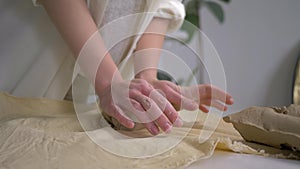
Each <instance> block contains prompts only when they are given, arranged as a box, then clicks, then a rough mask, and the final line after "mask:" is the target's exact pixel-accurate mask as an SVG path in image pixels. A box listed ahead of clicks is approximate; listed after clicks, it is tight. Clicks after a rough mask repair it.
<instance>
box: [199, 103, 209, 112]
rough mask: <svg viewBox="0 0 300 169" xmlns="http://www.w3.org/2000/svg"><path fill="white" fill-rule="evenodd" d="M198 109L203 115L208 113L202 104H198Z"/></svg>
mask: <svg viewBox="0 0 300 169" xmlns="http://www.w3.org/2000/svg"><path fill="white" fill-rule="evenodd" d="M199 109H200V110H201V111H203V112H204V113H208V112H209V110H208V109H207V108H206V107H205V105H203V104H200V106H199Z"/></svg>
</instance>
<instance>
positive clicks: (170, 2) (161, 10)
mask: <svg viewBox="0 0 300 169" xmlns="http://www.w3.org/2000/svg"><path fill="white" fill-rule="evenodd" d="M181 1H182V0H158V4H157V9H156V11H155V17H160V18H166V19H170V20H171V21H170V23H169V27H168V32H174V31H176V30H178V29H179V28H180V27H181V25H182V23H183V21H184V17H185V8H184V5H183V4H182V3H181Z"/></svg>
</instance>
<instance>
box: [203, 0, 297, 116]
mask: <svg viewBox="0 0 300 169" xmlns="http://www.w3.org/2000/svg"><path fill="white" fill-rule="evenodd" d="M223 8H224V10H225V14H226V20H225V23H224V24H223V25H220V24H219V23H218V22H217V21H216V19H215V18H214V17H213V16H212V15H211V13H210V12H209V11H208V10H207V9H203V10H202V11H201V15H202V26H203V31H204V32H205V33H206V34H207V35H208V37H209V38H210V40H211V41H212V42H213V44H214V45H215V47H216V49H217V51H218V52H219V54H220V57H221V59H222V61H223V64H224V68H225V73H226V78H227V89H228V91H229V92H230V93H231V94H232V95H233V96H234V98H235V101H236V103H235V105H234V106H232V107H231V109H230V112H234V111H238V110H240V109H244V108H246V107H249V106H253V105H259V106H272V105H278V106H280V105H288V104H290V103H291V101H292V99H291V98H292V94H291V92H292V79H293V78H292V75H293V71H294V67H295V64H296V60H297V57H298V54H299V53H300V11H299V9H300V1H299V0H232V2H231V3H230V4H229V5H223ZM205 59H209V58H205Z"/></svg>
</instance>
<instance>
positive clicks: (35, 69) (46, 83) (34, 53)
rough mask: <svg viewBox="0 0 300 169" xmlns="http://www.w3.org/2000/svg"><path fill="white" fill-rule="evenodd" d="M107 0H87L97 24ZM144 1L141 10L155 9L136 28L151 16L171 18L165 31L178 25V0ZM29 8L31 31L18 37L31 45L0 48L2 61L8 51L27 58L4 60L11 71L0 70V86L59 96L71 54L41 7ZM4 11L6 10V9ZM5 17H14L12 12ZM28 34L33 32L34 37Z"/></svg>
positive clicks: (67, 82)
mask: <svg viewBox="0 0 300 169" xmlns="http://www.w3.org/2000/svg"><path fill="white" fill-rule="evenodd" d="M23 2H24V1H23ZM108 2H109V1H108V0H88V2H87V3H88V5H89V9H90V11H91V15H92V16H93V18H94V20H95V22H96V24H97V26H98V27H99V28H100V26H101V23H102V19H103V14H104V11H105V9H106V5H107V3H108ZM18 3H21V2H18ZM24 3H26V2H24ZM33 3H34V4H35V5H38V3H37V0H33ZM5 4H8V2H7V3H1V4H0V5H1V6H2V5H5ZM12 4H13V3H10V5H12ZM144 4H145V8H144V11H145V12H155V15H146V16H145V18H144V20H143V22H142V23H141V24H140V25H139V27H138V31H139V32H141V33H142V32H143V31H144V30H145V29H146V27H147V25H148V24H149V23H150V22H151V20H152V18H153V17H162V18H167V19H170V20H171V22H170V24H169V28H168V32H171V31H175V30H177V29H178V28H179V27H180V26H181V24H182V22H183V19H184V7H183V5H182V4H181V3H180V0H159V1H157V0H145V2H144ZM26 5H27V9H28V8H30V7H29V6H28V4H26ZM17 9H18V8H15V10H17ZM24 9H25V8H24ZM28 11H31V10H30V9H29V10H28ZM28 11H27V13H28ZM33 11H34V14H32V15H31V17H33V18H34V19H32V18H30V17H28V18H27V17H26V18H27V20H26V21H31V22H32V23H29V24H28V23H27V25H30V24H31V25H34V26H30V28H29V30H30V31H31V32H33V33H31V34H29V33H28V32H30V31H25V32H24V33H27V34H26V35H21V37H24V40H23V41H22V43H23V44H24V46H25V45H27V46H28V45H31V46H30V48H24V50H22V51H25V52H22V51H20V49H19V47H18V48H15V49H14V48H13V47H15V46H13V47H11V46H10V47H11V49H10V50H6V53H5V52H4V54H3V55H2V54H1V55H2V56H1V58H0V59H1V60H4V61H5V60H9V58H10V57H11V56H10V55H14V57H15V60H17V61H18V57H22V55H24V54H25V55H28V56H29V58H31V59H30V60H29V61H27V62H25V63H24V64H23V63H20V64H19V65H20V67H23V68H22V69H21V68H19V67H16V68H14V69H12V67H13V66H14V65H13V64H12V63H14V62H16V61H14V62H12V61H10V62H7V63H10V64H11V66H12V67H11V66H9V65H8V66H7V67H10V70H14V71H9V72H8V73H6V72H5V71H4V73H3V72H2V73H1V71H0V87H1V90H6V91H8V92H10V93H11V94H13V95H18V96H27V97H28V96H29V97H48V98H55V99H63V98H64V96H65V95H66V93H67V91H68V89H69V88H70V85H71V78H72V75H73V66H74V58H73V56H72V54H71V52H70V51H69V49H68V47H67V45H66V44H65V43H64V41H63V40H62V39H61V37H60V36H59V34H58V33H57V32H55V28H54V26H53V25H52V23H51V22H50V20H49V18H48V17H47V16H46V14H45V12H44V11H41V8H39V9H34V10H33ZM5 12H7V13H8V11H5ZM20 16H21V15H20ZM8 18H9V19H10V18H13V19H15V20H17V19H16V18H15V16H13V15H11V16H10V17H8ZM36 28H39V29H38V31H39V32H38V33H36V32H34V31H36V30H34V29H36ZM21 32H22V31H20V33H21ZM30 35H33V36H34V38H32V37H31V36H30ZM26 37H27V38H28V39H29V40H31V41H29V42H28V43H29V44H26V43H27V39H25V38H26ZM104 37H105V36H104ZM138 38H139V37H136V38H135V39H134V40H133V44H132V45H131V48H130V49H129V50H128V51H126V52H128V54H125V55H126V56H129V55H130V52H133V50H134V48H135V46H136V43H137V41H138ZM9 40H11V41H12V42H11V43H8V45H9V44H15V42H16V41H17V38H16V39H9ZM13 40H15V41H13ZM104 40H105V38H104ZM19 46H21V45H19ZM7 53H8V54H7ZM23 57H24V56H23ZM25 57H26V56H25ZM127 59H128V58H127ZM1 62H2V61H1ZM4 63H5V62H4ZM3 77H4V78H3ZM2 79H4V82H1V81H2Z"/></svg>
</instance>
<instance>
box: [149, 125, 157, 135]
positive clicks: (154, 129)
mask: <svg viewBox="0 0 300 169" xmlns="http://www.w3.org/2000/svg"><path fill="white" fill-rule="evenodd" d="M150 130H151V133H152V134H153V135H157V134H158V133H159V130H158V128H157V127H156V126H152V127H151V128H150Z"/></svg>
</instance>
